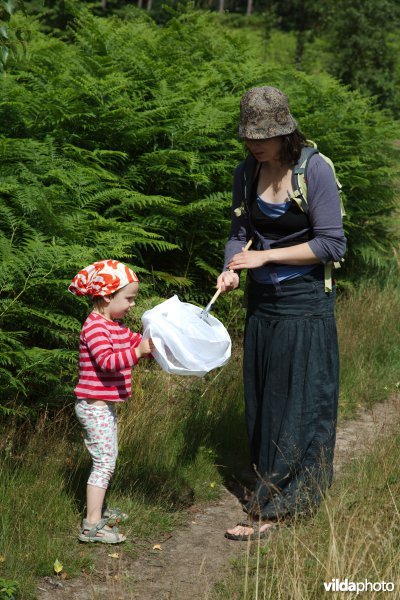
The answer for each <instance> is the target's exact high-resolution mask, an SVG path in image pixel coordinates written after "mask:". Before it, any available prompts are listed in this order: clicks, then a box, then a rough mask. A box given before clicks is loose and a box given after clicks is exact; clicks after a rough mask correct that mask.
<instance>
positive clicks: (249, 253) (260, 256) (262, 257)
mask: <svg viewBox="0 0 400 600" xmlns="http://www.w3.org/2000/svg"><path fill="white" fill-rule="evenodd" d="M265 264H267V250H242V251H241V252H239V254H235V255H234V256H233V257H232V258H231V260H230V262H229V263H228V268H229V269H232V270H236V269H256V268H257V267H262V266H263V265H265Z"/></svg>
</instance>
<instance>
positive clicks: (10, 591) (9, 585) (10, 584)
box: [0, 577, 19, 600]
mask: <svg viewBox="0 0 400 600" xmlns="http://www.w3.org/2000/svg"><path fill="white" fill-rule="evenodd" d="M18 588H19V585H18V581H15V580H14V579H2V578H1V577H0V600H14V598H15V594H16V593H17V591H18Z"/></svg>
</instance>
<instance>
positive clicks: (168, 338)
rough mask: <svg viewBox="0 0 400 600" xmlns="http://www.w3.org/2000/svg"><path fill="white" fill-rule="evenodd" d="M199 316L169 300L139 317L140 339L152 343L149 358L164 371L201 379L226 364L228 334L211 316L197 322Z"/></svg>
mask: <svg viewBox="0 0 400 600" xmlns="http://www.w3.org/2000/svg"><path fill="white" fill-rule="evenodd" d="M201 312H202V309H201V308H200V307H198V306H194V305H193V304H189V303H188V302H181V301H180V300H179V298H178V296H173V297H172V298H169V299H168V300H165V302H162V303H161V304H159V305H158V306H155V307H154V308H152V309H150V310H147V311H146V312H145V313H143V315H142V323H143V337H151V338H152V339H153V342H154V345H155V347H156V350H155V351H153V356H154V358H155V360H156V361H157V362H158V364H159V365H160V367H161V368H162V369H163V370H164V371H167V372H168V373H173V374H175V375H196V376H197V377H203V376H204V375H205V374H206V373H208V372H209V371H211V370H212V369H215V368H216V367H221V366H222V365H224V364H225V363H226V362H227V361H228V360H229V358H230V356H231V338H230V336H229V333H228V332H227V330H226V329H225V327H224V326H223V325H222V323H221V321H219V320H218V319H216V318H215V317H213V316H212V315H208V316H207V318H206V320H205V321H204V320H203V319H201V317H200V315H201Z"/></svg>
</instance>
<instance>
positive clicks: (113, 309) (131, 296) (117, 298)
mask: <svg viewBox="0 0 400 600" xmlns="http://www.w3.org/2000/svg"><path fill="white" fill-rule="evenodd" d="M138 292H139V284H138V283H137V282H134V283H128V285H126V286H125V287H123V288H121V289H120V290H118V292H116V293H115V294H114V295H113V296H106V297H105V298H104V300H105V301H106V302H107V304H106V306H105V307H104V316H105V317H107V318H108V319H123V318H124V317H125V316H126V315H127V314H128V312H129V310H130V309H131V308H132V306H135V299H136V296H137V295H138Z"/></svg>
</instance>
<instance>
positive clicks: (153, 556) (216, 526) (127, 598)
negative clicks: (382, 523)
mask: <svg viewBox="0 0 400 600" xmlns="http://www.w3.org/2000/svg"><path fill="white" fill-rule="evenodd" d="M399 409H400V397H392V398H390V399H389V400H387V401H386V402H384V403H381V404H377V405H375V406H374V407H373V408H372V409H371V410H363V411H361V412H360V414H359V416H358V418H357V419H355V420H351V421H345V422H344V423H343V424H342V425H341V426H340V427H339V428H338V432H337V442H336V453H335V472H336V475H337V474H338V473H339V472H340V469H341V467H342V466H343V465H344V464H345V463H346V462H348V461H350V460H354V459H355V458H357V456H358V455H359V454H360V453H361V452H363V451H364V450H366V449H367V448H369V447H371V444H372V443H373V442H374V441H375V440H376V439H377V438H378V437H380V436H386V435H388V434H389V433H390V432H391V431H392V430H393V429H394V428H395V427H396V426H397V425H398V423H399V421H400V411H399ZM233 492H234V493H232V491H229V490H228V489H226V488H222V490H221V495H220V498H219V500H218V501H217V502H215V503H213V504H211V505H208V506H205V507H201V508H199V507H192V508H191V509H190V510H189V511H188V514H187V523H186V524H185V525H184V526H182V527H179V528H178V529H176V530H175V531H174V532H173V533H172V535H170V536H169V537H168V538H166V539H165V540H164V541H163V540H161V541H160V540H158V541H157V540H151V541H149V542H148V543H147V546H145V547H144V549H143V551H142V552H141V553H140V556H139V557H138V558H136V559H132V558H130V557H129V556H127V554H125V553H124V549H123V546H121V547H117V546H114V547H110V546H105V545H104V546H102V547H101V548H98V550H99V555H100V556H99V560H98V564H97V571H96V572H94V573H91V574H90V575H82V576H81V577H79V578H76V579H71V580H65V581H60V580H58V579H57V578H55V577H47V578H45V579H43V580H41V581H40V582H39V584H38V598H39V600H67V599H68V600H103V599H104V600H106V599H107V600H152V599H154V598H157V600H206V599H207V598H209V597H210V595H211V590H212V589H213V587H214V585H215V584H216V583H217V582H218V581H221V580H222V579H223V578H224V575H225V574H226V572H227V570H229V566H230V561H231V560H232V559H235V558H239V557H240V556H241V554H242V553H243V552H245V550H246V548H245V546H246V544H242V543H239V542H232V541H229V540H226V539H225V538H224V536H223V533H224V531H225V530H226V529H227V528H228V527H231V526H232V525H234V524H236V523H237V522H240V521H241V520H243V517H244V513H243V511H242V505H241V503H240V502H239V500H238V496H239V495H240V490H238V489H234V490H233ZM242 492H243V490H242ZM156 544H158V545H159V549H157V548H156V549H153V546H154V545H156ZM114 552H115V553H117V555H118V558H113V557H111V556H109V555H110V554H112V553H114Z"/></svg>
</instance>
